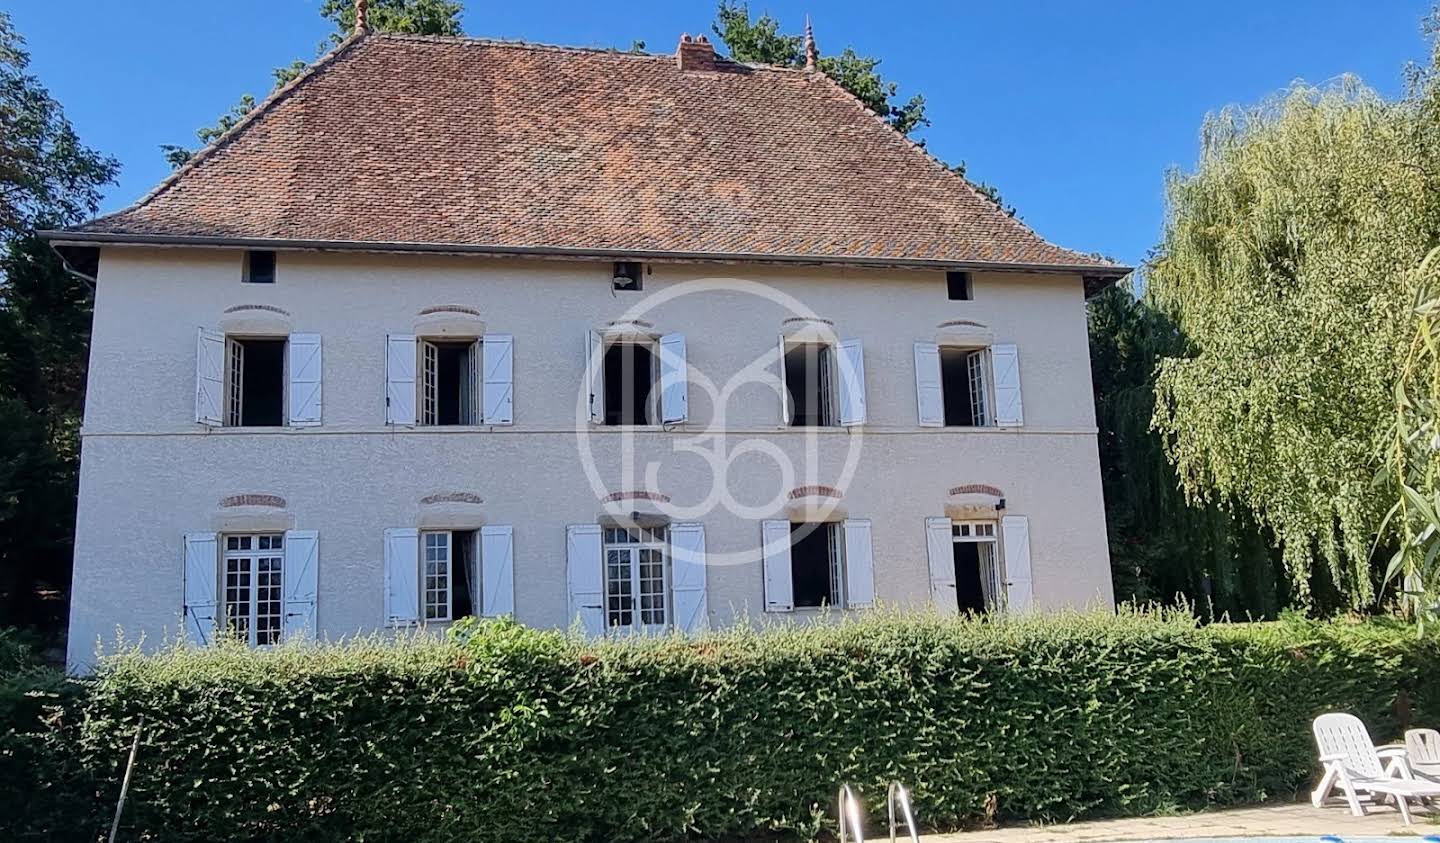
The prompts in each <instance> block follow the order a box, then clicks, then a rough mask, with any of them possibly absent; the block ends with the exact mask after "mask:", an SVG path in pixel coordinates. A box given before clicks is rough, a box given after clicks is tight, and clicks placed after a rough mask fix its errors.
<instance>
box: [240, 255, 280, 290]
mask: <svg viewBox="0 0 1440 843" xmlns="http://www.w3.org/2000/svg"><path fill="white" fill-rule="evenodd" d="M242 280H243V281H245V282H246V283H249V284H274V283H275V253H274V252H246V253H245V276H244V278H243V279H242Z"/></svg>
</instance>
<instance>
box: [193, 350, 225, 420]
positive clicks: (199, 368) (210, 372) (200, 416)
mask: <svg viewBox="0 0 1440 843" xmlns="http://www.w3.org/2000/svg"><path fill="white" fill-rule="evenodd" d="M195 421H197V422H199V423H201V424H208V425H211V426H214V427H218V426H220V425H222V424H224V423H225V335H224V334H222V333H220V332H219V331H211V330H207V329H205V328H201V329H200V334H199V337H198V339H197V340H196V342H195Z"/></svg>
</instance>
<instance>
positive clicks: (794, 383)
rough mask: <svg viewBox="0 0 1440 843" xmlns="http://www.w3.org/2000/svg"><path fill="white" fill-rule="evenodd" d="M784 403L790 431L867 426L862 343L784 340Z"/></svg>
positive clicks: (782, 359)
mask: <svg viewBox="0 0 1440 843" xmlns="http://www.w3.org/2000/svg"><path fill="white" fill-rule="evenodd" d="M779 371H780V382H781V387H782V388H781V403H782V411H783V418H784V422H785V424H786V425H787V426H790V427H831V426H834V425H840V426H843V427H850V426H852V425H859V424H864V423H865V414H866V408H865V353H864V348H863V347H862V345H861V342H860V340H840V341H838V342H827V341H823V340H821V341H812V340H790V339H786V338H784V337H782V338H781V339H780V362H779Z"/></svg>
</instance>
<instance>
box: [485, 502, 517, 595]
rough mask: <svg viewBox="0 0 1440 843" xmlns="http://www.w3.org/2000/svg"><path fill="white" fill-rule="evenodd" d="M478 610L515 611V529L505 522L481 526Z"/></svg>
mask: <svg viewBox="0 0 1440 843" xmlns="http://www.w3.org/2000/svg"><path fill="white" fill-rule="evenodd" d="M480 570H481V572H482V574H481V581H482V583H483V586H482V588H481V590H480V599H481V607H480V614H482V615H484V616H485V617H487V618H498V617H500V616H501V615H513V614H515V531H514V529H513V528H512V527H510V526H509V525H508V524H506V525H500V524H491V525H487V526H485V527H481V528H480Z"/></svg>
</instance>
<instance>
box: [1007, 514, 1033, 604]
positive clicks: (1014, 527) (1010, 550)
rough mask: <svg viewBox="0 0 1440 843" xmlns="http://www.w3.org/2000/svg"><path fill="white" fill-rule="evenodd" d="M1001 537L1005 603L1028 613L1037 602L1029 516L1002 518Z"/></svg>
mask: <svg viewBox="0 0 1440 843" xmlns="http://www.w3.org/2000/svg"><path fill="white" fill-rule="evenodd" d="M1000 536H1001V541H1002V542H1004V553H1005V605H1006V606H1007V607H1008V608H1009V610H1010V611H1012V612H1028V611H1029V610H1030V609H1032V608H1033V607H1034V604H1035V592H1034V588H1033V586H1032V584H1031V579H1030V519H1029V518H1026V517H1025V516H1023V515H1007V516H1005V517H1004V518H1001V519H1000Z"/></svg>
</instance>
